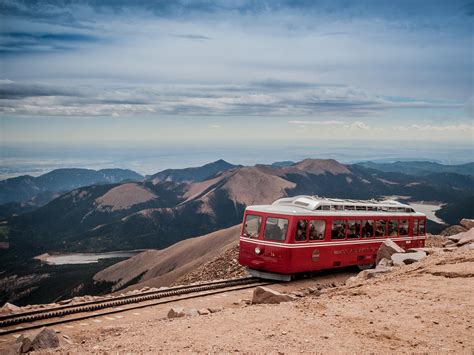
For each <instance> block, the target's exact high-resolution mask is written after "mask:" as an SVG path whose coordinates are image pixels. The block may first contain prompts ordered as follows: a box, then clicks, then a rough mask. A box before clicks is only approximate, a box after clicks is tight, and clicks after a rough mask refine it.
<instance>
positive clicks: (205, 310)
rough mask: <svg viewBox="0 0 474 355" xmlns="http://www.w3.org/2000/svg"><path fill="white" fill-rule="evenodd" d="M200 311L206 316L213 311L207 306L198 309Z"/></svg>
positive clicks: (200, 313) (201, 314)
mask: <svg viewBox="0 0 474 355" xmlns="http://www.w3.org/2000/svg"><path fill="white" fill-rule="evenodd" d="M198 313H199V315H200V316H205V315H208V314H210V313H211V312H210V311H209V310H208V309H207V308H201V309H200V310H198Z"/></svg>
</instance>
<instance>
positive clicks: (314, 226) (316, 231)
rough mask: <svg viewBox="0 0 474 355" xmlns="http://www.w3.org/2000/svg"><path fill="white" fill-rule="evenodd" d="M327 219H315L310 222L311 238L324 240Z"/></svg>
mask: <svg viewBox="0 0 474 355" xmlns="http://www.w3.org/2000/svg"><path fill="white" fill-rule="evenodd" d="M325 229H326V221H320V220H314V221H310V222H309V240H324V231H325Z"/></svg>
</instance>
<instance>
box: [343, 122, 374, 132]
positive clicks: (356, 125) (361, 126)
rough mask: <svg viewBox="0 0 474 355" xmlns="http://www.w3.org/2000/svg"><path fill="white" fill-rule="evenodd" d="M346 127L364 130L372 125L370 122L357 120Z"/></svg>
mask: <svg viewBox="0 0 474 355" xmlns="http://www.w3.org/2000/svg"><path fill="white" fill-rule="evenodd" d="M344 127H345V128H349V129H362V130H367V129H370V126H369V125H368V124H366V123H364V122H361V121H355V122H353V123H351V124H349V125H345V126H344Z"/></svg>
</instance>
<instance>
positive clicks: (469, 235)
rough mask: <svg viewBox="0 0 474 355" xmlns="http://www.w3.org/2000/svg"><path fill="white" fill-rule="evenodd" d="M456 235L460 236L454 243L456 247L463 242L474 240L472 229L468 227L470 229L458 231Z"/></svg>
mask: <svg viewBox="0 0 474 355" xmlns="http://www.w3.org/2000/svg"><path fill="white" fill-rule="evenodd" d="M458 235H459V236H461V238H459V240H458V242H457V244H456V245H457V246H458V247H460V246H462V245H464V244H468V243H472V242H474V229H470V230H468V231H467V232H464V233H459V234H458Z"/></svg>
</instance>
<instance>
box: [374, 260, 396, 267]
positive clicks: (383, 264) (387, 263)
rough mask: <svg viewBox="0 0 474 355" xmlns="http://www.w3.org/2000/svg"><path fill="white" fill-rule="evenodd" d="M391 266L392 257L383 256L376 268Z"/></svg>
mask: <svg viewBox="0 0 474 355" xmlns="http://www.w3.org/2000/svg"><path fill="white" fill-rule="evenodd" d="M389 266H393V262H392V260H390V259H387V258H382V259H381V260H380V261H379V263H378V264H377V266H376V267H375V268H376V269H378V268H386V267H389Z"/></svg>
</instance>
